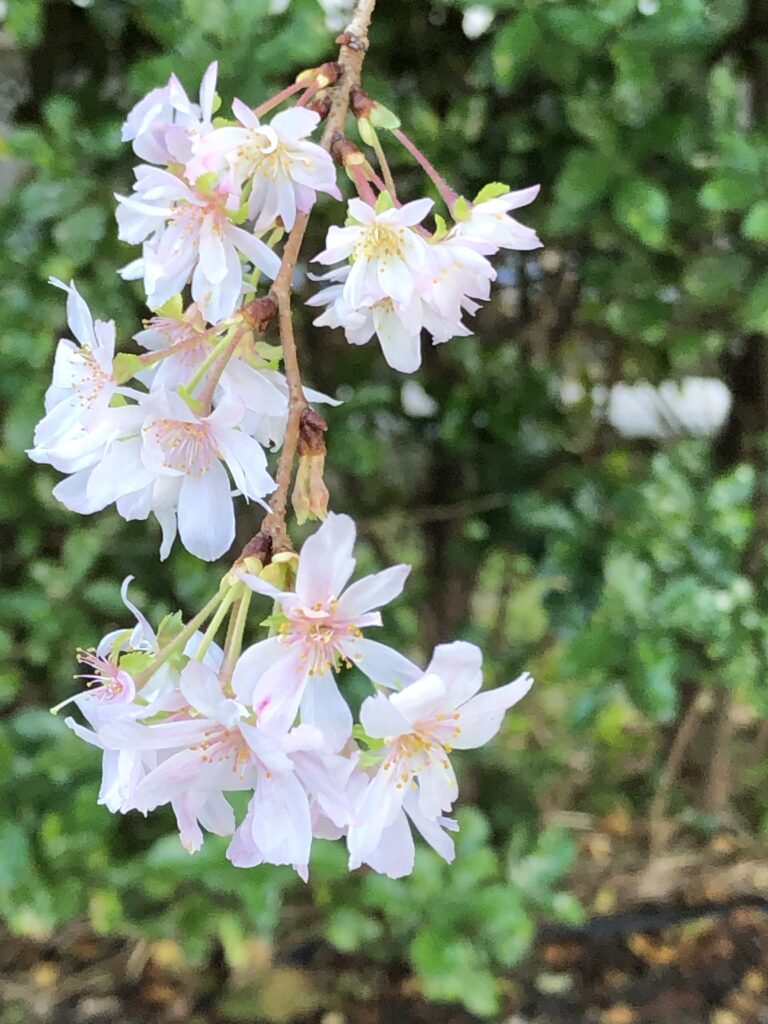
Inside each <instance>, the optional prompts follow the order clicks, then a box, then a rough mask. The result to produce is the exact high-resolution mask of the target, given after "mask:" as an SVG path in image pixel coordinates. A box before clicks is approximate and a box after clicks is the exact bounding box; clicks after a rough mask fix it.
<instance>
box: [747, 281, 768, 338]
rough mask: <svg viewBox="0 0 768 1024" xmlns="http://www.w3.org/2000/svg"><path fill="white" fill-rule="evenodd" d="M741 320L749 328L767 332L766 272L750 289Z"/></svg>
mask: <svg viewBox="0 0 768 1024" xmlns="http://www.w3.org/2000/svg"><path fill="white" fill-rule="evenodd" d="M742 322H743V324H744V326H745V327H747V328H748V329H749V330H752V331H762V332H764V333H768V273H765V274H763V275H762V277H760V278H759V279H758V281H757V283H756V284H754V285H753V286H752V288H751V289H750V292H749V295H748V296H747V300H746V303H745V305H744V312H743V316H742Z"/></svg>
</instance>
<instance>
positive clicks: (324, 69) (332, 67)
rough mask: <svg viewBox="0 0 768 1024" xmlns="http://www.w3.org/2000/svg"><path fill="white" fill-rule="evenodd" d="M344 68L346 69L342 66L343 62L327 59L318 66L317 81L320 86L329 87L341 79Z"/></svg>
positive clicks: (322, 87)
mask: <svg viewBox="0 0 768 1024" xmlns="http://www.w3.org/2000/svg"><path fill="white" fill-rule="evenodd" d="M343 70H344V69H343V68H342V66H341V64H339V62H338V61H336V60H329V61H326V63H325V64H321V65H320V67H319V68H317V77H316V79H315V81H316V82H317V84H318V86H319V88H321V89H327V88H328V86H329V85H333V84H334V82H336V81H337V80H338V79H339V77H340V75H341V74H342V72H343Z"/></svg>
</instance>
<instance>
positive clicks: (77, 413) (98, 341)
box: [28, 278, 135, 471]
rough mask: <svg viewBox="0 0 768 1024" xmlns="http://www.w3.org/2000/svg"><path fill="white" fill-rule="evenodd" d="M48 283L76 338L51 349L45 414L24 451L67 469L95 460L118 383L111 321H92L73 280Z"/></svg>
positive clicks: (37, 459)
mask: <svg viewBox="0 0 768 1024" xmlns="http://www.w3.org/2000/svg"><path fill="white" fill-rule="evenodd" d="M50 280H51V284H54V285H56V287H57V288H61V289H63V290H64V291H65V292H66V293H67V321H68V323H69V328H70V330H71V332H72V334H73V335H74V337H75V339H76V342H74V341H70V340H69V339H68V338H62V339H61V340H60V341H59V344H58V346H57V348H56V356H55V359H54V364H53V381H52V383H51V386H50V387H49V388H48V391H47V392H46V395H45V416H44V417H43V418H42V420H41V421H40V422H39V423H38V424H37V426H36V427H35V434H34V448H32V449H30V450H29V452H28V455H29V456H30V458H31V459H33V461H35V462H46V463H50V464H51V465H53V466H56V468H58V469H63V470H65V471H72V470H73V469H77V468H81V467H82V466H84V465H88V464H90V462H92V461H95V460H96V459H97V458H98V457H99V455H100V453H101V451H103V448H104V445H105V444H106V442H107V440H108V439H109V437H110V435H111V432H112V429H113V427H112V423H111V422H110V420H111V413H110V408H109V406H110V402H111V401H112V399H113V397H114V396H115V395H116V394H118V393H121V394H127V395H135V392H133V391H131V390H130V389H127V388H120V387H118V385H117V381H116V380H115V375H114V372H113V365H112V364H113V360H114V357H115V325H114V323H113V322H112V321H111V320H110V321H109V322H105V321H103V320H96V321H94V319H93V317H92V315H91V311H90V310H89V308H88V306H87V304H86V302H85V300H84V299H83V297H82V296H81V295H80V293H79V292H78V290H77V288H76V287H75V284H74V282H71V283H70V284H69V285H66V284H64V283H63V282H62V281H59V280H57V279H56V278H51V279H50Z"/></svg>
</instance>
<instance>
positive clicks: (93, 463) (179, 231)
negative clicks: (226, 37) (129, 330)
mask: <svg viewBox="0 0 768 1024" xmlns="http://www.w3.org/2000/svg"><path fill="white" fill-rule="evenodd" d="M215 79H216V65H215V64H213V65H211V67H210V68H209V69H208V71H207V72H206V74H205V76H204V78H203V83H202V86H201V89H200V103H199V105H198V104H194V103H192V102H190V100H189V99H188V97H187V95H186V93H185V92H184V90H183V88H182V87H181V85H180V83H179V82H178V81H177V80H176V78H175V77H173V76H172V77H171V80H170V81H169V82H168V84H167V85H166V86H165V88H163V89H156V90H153V91H152V92H151V93H149V95H148V96H146V97H145V98H144V99H143V100H141V101H140V102H139V103H138V104H137V105H136V107H134V109H133V110H132V111H131V113H130V114H129V116H128V119H127V121H126V124H125V126H124V131H123V136H124V138H125V139H126V140H130V141H132V143H133V148H134V150H135V152H136V153H137V155H138V156H139V157H140V158H141V159H143V160H145V161H147V162H146V163H143V164H140V165H139V166H138V167H137V168H136V170H135V175H136V185H135V189H134V193H133V195H131V196H129V197H118V199H119V200H120V205H119V208H118V213H117V218H118V225H119V229H120V232H119V233H120V237H121V238H123V239H125V240H127V241H132V242H140V241H143V248H142V257H141V258H140V259H139V260H136V261H134V262H133V263H131V264H130V265H129V266H128V267H126V268H123V271H122V272H121V273H122V274H123V276H124V277H134V276H136V275H140V276H142V277H143V280H144V286H145V290H146V296H147V303H148V305H149V306H150V307H151V308H152V309H153V310H154V311H155V315H154V316H152V317H151V318H150V319H149V320H147V321H146V322H145V326H144V329H143V330H141V331H139V332H138V333H137V334H135V335H134V339H133V340H134V341H135V342H136V343H137V344H138V345H139V346H140V347H141V348H143V349H145V350H146V352H145V354H144V355H141V356H135V355H131V354H128V353H122V354H118V353H117V352H116V331H115V325H114V323H112V322H111V321H109V322H104V321H101V320H94V318H93V316H92V314H91V312H90V310H89V308H88V306H87V304H86V303H85V301H84V300H83V298H82V297H81V295H80V294H79V292H78V290H77V288H76V287H75V285H74V283H70V284H69V285H66V284H64V283H62V282H61V281H56V280H53V279H52V283H53V284H55V285H57V286H58V287H60V288H63V289H64V290H65V291H66V292H67V316H68V321H69V327H70V330H71V333H72V335H73V337H74V339H75V340H74V341H73V340H70V339H63V340H62V341H60V342H59V346H58V349H57V351H56V359H55V363H54V372H53V383H52V385H51V387H50V388H49V390H48V392H47V394H46V397H45V409H46V415H45V416H44V417H43V419H42V420H41V421H40V423H39V424H38V425H37V428H36V430H35V435H34V447H33V448H32V449H31V450H30V451H29V455H30V457H31V458H32V459H34V460H35V461H37V462H42V463H48V464H50V465H52V466H54V467H55V468H56V469H58V470H60V471H61V472H63V473H65V474H67V476H66V479H64V480H63V481H62V482H61V483H60V484H58V486H57V487H55V488H54V492H53V493H54V496H55V497H56V498H57V499H58V500H59V501H61V502H62V504H63V505H65V507H66V508H68V509H70V510H71V511H73V512H78V513H81V514H90V513H93V512H97V511H99V510H101V509H103V508H105V507H106V506H107V505H110V504H112V503H114V504H115V506H116V508H117V511H118V512H119V513H120V515H121V516H123V517H124V518H125V519H127V520H133V519H147V518H148V516H149V515H150V514H153V515H154V516H155V517H156V519H157V520H158V522H159V524H160V526H161V529H162V535H163V539H162V544H161V549H160V553H161V557H162V558H165V557H166V556H167V555H168V553H169V552H170V550H171V547H172V544H173V541H174V539H175V537H176V535H177V531H178V534H179V536H180V539H181V542H182V543H183V545H184V546H185V547H186V548H187V550H189V551H190V552H191V553H192V554H194V555H196V556H197V557H198V558H202V559H206V560H213V559H216V558H219V557H221V555H223V554H224V553H225V552H226V551H227V550H228V549H229V548H230V546H231V545H232V542H233V540H234V536H235V515H234V508H233V502H232V492H233V484H234V489H235V493H237V494H240V495H242V496H243V497H244V498H245V499H246V500H247V501H255V502H257V503H260V504H262V505H264V504H265V498H266V497H267V496H268V495H269V494H270V493H271V492H272V491H273V490H274V487H275V483H274V480H273V478H272V476H271V474H270V472H269V470H268V467H267V457H266V453H265V449H266V448H274V447H278V446H279V445H280V443H281V441H282V438H283V434H284V431H285V424H286V421H287V418H288V386H287V384H286V380H285V377H284V376H283V374H282V373H280V372H279V370H278V369H277V363H278V359H279V349H276V348H274V347H273V346H269V345H266V344H264V343H263V342H261V343H260V342H258V341H257V340H256V334H255V329H254V324H253V322H252V319H249V318H248V316H247V315H245V314H244V313H243V311H242V310H241V312H240V314H238V315H233V314H234V313H235V308H236V307H237V306H240V305H241V304H242V303H243V302H245V300H246V299H247V297H248V296H249V295H250V294H251V293H253V292H254V289H255V288H256V286H257V284H258V280H259V277H260V275H261V274H266V275H267V276H268V277H270V278H272V277H274V276H275V274H276V273H277V269H278V267H279V265H280V261H279V259H278V257H277V255H276V254H275V253H274V251H273V250H272V248H270V247H269V246H268V245H266V244H265V243H264V242H263V241H262V240H261V239H260V238H259V237H258V232H257V231H256V232H255V231H246V230H245V229H244V228H243V227H240V226H238V224H237V223H236V222H237V221H241V220H242V219H243V218H244V217H245V216H250V217H251V218H252V219H253V220H254V222H255V226H256V228H258V227H261V228H265V229H270V228H274V227H275V224H276V221H277V218H278V217H280V219H281V222H282V224H283V225H284V226H287V227H290V226H291V224H292V222H293V218H294V217H295V214H296V211H297V210H305V211H306V210H308V209H309V208H310V207H311V205H312V203H313V201H314V198H315V193H316V192H317V191H326V192H330V193H331V194H334V195H336V194H338V193H337V189H336V185H335V183H334V176H335V175H334V169H333V164H332V162H331V160H330V157H329V156H328V154H327V153H326V152H325V150H323V149H321V148H320V147H319V146H317V145H316V144H315V143H312V142H308V141H306V138H305V136H306V135H308V134H309V133H310V132H311V131H312V130H313V129H314V128H315V127H316V126H317V122H318V120H319V116H318V115H317V114H316V113H313V112H312V111H308V110H304V109H296V110H289V111H285V112H283V113H280V114H278V115H277V116H276V117H275V118H273V120H272V123H271V124H270V125H265V126H261V125H260V123H259V120H258V118H257V117H256V116H255V115H254V114H253V113H252V112H250V111H249V110H248V108H246V107H245V106H244V104H242V103H239V101H237V100H236V101H235V111H236V113H237V114H238V116H240V118H241V120H242V126H241V127H239V128H234V127H230V128H226V127H225V128H214V127H213V121H212V115H213V107H214V105H215ZM153 164H164V165H165V166H164V167H162V168H161V167H156V166H152V165H153ZM214 167H215V168H217V171H216V172H213V171H212V170H210V171H209V170H205V169H204V168H214ZM190 168H196V169H192V170H190ZM198 172H200V173H198ZM245 210H247V211H248V212H247V213H245V212H244V211H245ZM241 257H242V259H241ZM243 260H244V261H246V262H245V263H244V262H243ZM250 265H252V266H253V270H252V271H249V270H248V269H247V268H248V266H250ZM190 282H191V297H192V302H191V303H189V304H188V305H187V306H186V308H184V305H183V300H182V291H183V289H184V288H185V286H186V285H187V284H188V283H190ZM244 308H245V309H246V310H247V306H246V307H244ZM132 378H135V379H134V380H133V384H132V385H131V386H126V382H127V381H130V380H131V379H132ZM305 395H306V398H307V400H308V401H314V402H320V403H323V402H332V399H330V398H328V397H327V396H325V395H322V394H319V393H317V392H314V391H312V390H311V389H306V391H305Z"/></svg>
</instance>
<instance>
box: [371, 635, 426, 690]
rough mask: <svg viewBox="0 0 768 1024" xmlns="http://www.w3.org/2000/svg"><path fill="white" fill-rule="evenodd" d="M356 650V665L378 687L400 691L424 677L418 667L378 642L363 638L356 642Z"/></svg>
mask: <svg viewBox="0 0 768 1024" xmlns="http://www.w3.org/2000/svg"><path fill="white" fill-rule="evenodd" d="M355 649H356V652H357V654H358V658H357V660H356V661H355V664H356V665H357V667H358V668H359V669H360V671H361V672H362V673H363V674H364V675H366V676H367V677H368V678H369V679H370V680H371V682H373V683H376V685H377V686H387V687H389V688H390V689H394V690H399V689H401V688H402V687H404V686H406V685H407V684H408V683H413V682H415V681H416V680H417V679H421V677H422V676H423V675H424V671H423V670H422V669H420V668H419V666H418V665H414V663H413V662H412V661H409V660H408V658H406V657H404V656H403V655H402V654H400V653H399V652H398V651H395V650H393V649H392V648H391V647H387V646H386V645H385V644H380V643H378V642H377V641H376V640H368V639H364V638H361V639H359V640H357V641H356V642H355Z"/></svg>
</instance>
